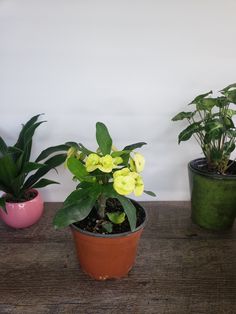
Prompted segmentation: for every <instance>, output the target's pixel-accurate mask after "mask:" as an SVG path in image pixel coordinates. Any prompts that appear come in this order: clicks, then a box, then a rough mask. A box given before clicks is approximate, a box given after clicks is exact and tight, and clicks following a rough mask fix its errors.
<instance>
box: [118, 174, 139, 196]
mask: <svg viewBox="0 0 236 314" xmlns="http://www.w3.org/2000/svg"><path fill="white" fill-rule="evenodd" d="M113 180H114V183H113V187H114V189H115V191H116V192H117V193H119V194H121V195H128V194H130V193H132V192H134V195H135V196H140V195H141V194H142V193H143V190H144V184H143V180H142V177H141V176H140V175H139V174H138V173H137V172H131V171H130V170H129V169H128V168H123V169H121V170H117V171H116V172H114V174H113Z"/></svg>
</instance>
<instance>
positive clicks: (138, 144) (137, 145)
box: [122, 142, 147, 151]
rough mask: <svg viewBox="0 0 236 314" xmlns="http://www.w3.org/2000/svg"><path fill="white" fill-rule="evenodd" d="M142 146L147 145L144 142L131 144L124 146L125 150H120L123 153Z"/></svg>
mask: <svg viewBox="0 0 236 314" xmlns="http://www.w3.org/2000/svg"><path fill="white" fill-rule="evenodd" d="M143 145H147V143H145V142H139V143H135V144H131V145H128V146H125V148H124V149H122V150H123V151H124V150H134V149H136V148H140V147H142V146H143Z"/></svg>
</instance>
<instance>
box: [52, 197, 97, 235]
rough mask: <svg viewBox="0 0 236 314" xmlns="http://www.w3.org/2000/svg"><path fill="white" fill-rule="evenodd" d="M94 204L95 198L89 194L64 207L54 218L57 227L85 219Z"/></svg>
mask: <svg viewBox="0 0 236 314" xmlns="http://www.w3.org/2000/svg"><path fill="white" fill-rule="evenodd" d="M94 204H95V200H94V199H92V198H91V197H90V196H87V198H86V199H81V200H79V201H76V202H75V203H70V204H68V205H67V206H65V207H62V208H61V209H59V211H58V212H57V214H56V216H55V218H54V220H53V224H54V226H55V228H56V229H59V228H64V227H67V226H69V225H70V224H72V223H74V222H77V221H81V220H83V219H85V218H86V217H87V216H88V215H89V213H90V212H91V210H92V208H93V206H94Z"/></svg>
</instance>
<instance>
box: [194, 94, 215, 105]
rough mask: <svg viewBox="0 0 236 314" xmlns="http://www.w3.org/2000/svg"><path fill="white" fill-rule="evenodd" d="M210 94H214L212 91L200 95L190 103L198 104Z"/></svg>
mask: <svg viewBox="0 0 236 314" xmlns="http://www.w3.org/2000/svg"><path fill="white" fill-rule="evenodd" d="M210 94H212V91H210V92H208V93H205V94H201V95H198V96H197V97H195V98H194V100H193V101H192V102H191V103H190V104H189V105H192V104H198V103H199V102H200V101H201V100H202V99H203V98H205V97H207V96H209V95H210Z"/></svg>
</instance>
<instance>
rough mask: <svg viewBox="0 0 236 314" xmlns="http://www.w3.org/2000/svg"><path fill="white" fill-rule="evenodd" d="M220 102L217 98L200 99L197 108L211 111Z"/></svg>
mask: <svg viewBox="0 0 236 314" xmlns="http://www.w3.org/2000/svg"><path fill="white" fill-rule="evenodd" d="M217 104H218V99H217V98H203V99H201V100H199V101H198V103H197V105H196V108H197V110H206V111H211V110H212V108H213V107H214V106H216V105H217Z"/></svg>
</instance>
